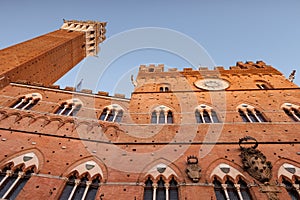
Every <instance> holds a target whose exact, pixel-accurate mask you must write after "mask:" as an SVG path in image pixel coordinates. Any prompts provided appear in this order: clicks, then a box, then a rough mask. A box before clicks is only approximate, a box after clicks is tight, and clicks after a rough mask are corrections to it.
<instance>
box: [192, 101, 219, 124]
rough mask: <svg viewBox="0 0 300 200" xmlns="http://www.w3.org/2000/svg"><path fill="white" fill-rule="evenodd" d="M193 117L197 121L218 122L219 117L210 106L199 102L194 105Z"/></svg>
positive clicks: (204, 122) (203, 122)
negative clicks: (197, 104)
mask: <svg viewBox="0 0 300 200" xmlns="http://www.w3.org/2000/svg"><path fill="white" fill-rule="evenodd" d="M195 117H196V121H197V123H202V124H206V123H219V122H220V121H219V118H218V116H217V113H216V112H215V111H214V110H213V108H212V107H210V106H207V105H204V104H201V105H199V106H197V107H196V111H195Z"/></svg>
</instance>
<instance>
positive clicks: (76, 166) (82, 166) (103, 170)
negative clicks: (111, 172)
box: [61, 156, 108, 182]
mask: <svg viewBox="0 0 300 200" xmlns="http://www.w3.org/2000/svg"><path fill="white" fill-rule="evenodd" d="M88 165H94V167H92V168H89V166H88ZM62 171H63V173H62V174H61V176H64V177H68V176H69V175H70V174H71V173H72V172H77V173H78V176H80V177H81V176H82V175H84V174H86V173H87V172H88V173H89V175H90V177H91V178H93V177H95V176H96V175H100V178H101V180H102V181H101V182H106V181H107V178H108V173H107V167H106V165H105V164H104V163H103V162H102V161H99V160H96V159H94V157H93V156H88V157H85V158H82V159H80V160H77V161H75V162H73V164H71V165H69V166H68V167H66V168H65V169H63V170H62Z"/></svg>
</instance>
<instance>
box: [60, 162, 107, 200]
mask: <svg viewBox="0 0 300 200" xmlns="http://www.w3.org/2000/svg"><path fill="white" fill-rule="evenodd" d="M101 177H102V171H101V169H100V167H99V166H98V165H97V164H96V163H95V162H94V161H88V162H85V163H82V164H81V165H79V166H77V167H76V168H74V169H73V170H72V172H71V173H70V175H69V177H68V179H67V182H66V185H65V187H64V190H63V192H62V194H61V196H60V198H59V199H60V200H70V199H72V200H81V199H89V200H90V199H91V200H92V199H95V198H96V194H97V191H98V189H99V187H100V180H101Z"/></svg>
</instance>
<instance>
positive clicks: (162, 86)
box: [158, 83, 170, 92]
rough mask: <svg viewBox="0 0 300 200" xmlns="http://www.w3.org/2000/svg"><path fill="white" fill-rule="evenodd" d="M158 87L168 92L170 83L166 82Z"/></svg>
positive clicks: (161, 90)
mask: <svg viewBox="0 0 300 200" xmlns="http://www.w3.org/2000/svg"><path fill="white" fill-rule="evenodd" d="M158 87H159V91H160V92H169V91H170V85H169V84H167V83H163V84H160V85H159V86H158Z"/></svg>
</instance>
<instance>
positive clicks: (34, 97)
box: [11, 93, 42, 110]
mask: <svg viewBox="0 0 300 200" xmlns="http://www.w3.org/2000/svg"><path fill="white" fill-rule="evenodd" d="M41 99H42V95H41V94H39V93H32V94H27V95H25V96H22V97H21V98H19V99H18V100H17V101H16V102H15V103H14V104H13V105H12V106H11V108H15V109H20V110H30V109H31V108H32V107H33V106H34V105H36V104H37V102H38V101H39V100H41Z"/></svg>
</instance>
